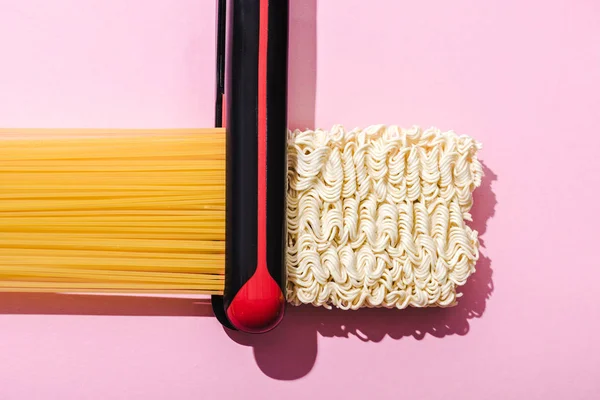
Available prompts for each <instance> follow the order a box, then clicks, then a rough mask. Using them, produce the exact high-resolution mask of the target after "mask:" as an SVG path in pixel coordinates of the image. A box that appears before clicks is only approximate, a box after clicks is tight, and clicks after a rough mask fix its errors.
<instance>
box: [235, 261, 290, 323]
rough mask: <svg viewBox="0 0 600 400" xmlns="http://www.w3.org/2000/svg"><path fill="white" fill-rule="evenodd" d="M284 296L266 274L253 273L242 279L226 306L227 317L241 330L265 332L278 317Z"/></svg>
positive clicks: (279, 319)
mask: <svg viewBox="0 0 600 400" xmlns="http://www.w3.org/2000/svg"><path fill="white" fill-rule="evenodd" d="M284 310H285V298H284V296H283V292H282V291H281V288H280V287H279V286H278V285H277V283H276V282H275V281H274V280H273V278H271V276H270V275H269V274H268V273H265V272H261V269H258V270H257V273H256V274H255V275H254V276H252V278H250V279H249V280H248V282H246V284H245V285H244V286H242V288H241V289H240V291H239V292H238V293H237V294H236V296H235V297H234V298H233V301H232V302H231V304H230V305H229V307H228V308H227V318H228V319H229V321H230V322H231V324H232V325H233V326H234V327H235V328H237V329H238V330H240V331H242V332H247V333H265V332H268V331H270V330H271V329H273V328H275V327H276V326H277V325H278V324H279V323H280V322H281V320H282V318H283V314H284Z"/></svg>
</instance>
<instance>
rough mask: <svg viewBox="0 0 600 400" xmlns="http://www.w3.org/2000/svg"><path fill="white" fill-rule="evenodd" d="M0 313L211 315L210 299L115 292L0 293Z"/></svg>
mask: <svg viewBox="0 0 600 400" xmlns="http://www.w3.org/2000/svg"><path fill="white" fill-rule="evenodd" d="M0 314H21V315H105V316H151V317H152V316H157V317H159V316H160V317H212V316H213V313H212V308H211V305H210V300H207V299H199V298H187V297H186V298H180V297H157V296H141V295H114V294H110V295H108V294H106V295H105V294H60V293H0Z"/></svg>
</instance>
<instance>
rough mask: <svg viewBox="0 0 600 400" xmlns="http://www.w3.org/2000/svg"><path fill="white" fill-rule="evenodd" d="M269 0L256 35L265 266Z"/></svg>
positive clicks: (261, 256) (262, 258) (264, 0)
mask: <svg viewBox="0 0 600 400" xmlns="http://www.w3.org/2000/svg"><path fill="white" fill-rule="evenodd" d="M268 26H269V0H260V17H259V36H258V241H257V247H258V258H257V263H258V265H257V267H258V268H265V269H266V268H267V48H268V44H269V29H268Z"/></svg>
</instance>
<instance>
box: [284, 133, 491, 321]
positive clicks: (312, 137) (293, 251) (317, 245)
mask: <svg viewBox="0 0 600 400" xmlns="http://www.w3.org/2000/svg"><path fill="white" fill-rule="evenodd" d="M289 143H290V146H289V149H288V151H289V166H288V167H289V174H288V182H289V183H288V185H289V187H288V197H287V201H288V214H287V216H288V261H287V262H288V265H287V270H288V287H287V293H288V301H289V302H291V303H292V304H313V305H315V306H324V307H327V308H329V307H331V306H334V307H338V308H342V309H357V308H361V307H387V308H405V307H407V306H414V307H428V306H438V307H446V306H452V305H454V304H455V303H456V300H457V298H458V297H459V296H460V293H458V294H457V291H456V289H457V287H458V286H461V285H464V284H465V283H466V281H467V278H468V277H469V276H470V275H471V274H472V273H473V272H474V271H475V264H476V261H477V259H478V257H479V250H478V249H479V242H478V233H477V232H476V231H474V230H472V229H471V228H470V227H469V226H468V225H466V224H465V221H468V220H471V216H470V214H469V210H470V209H471V206H472V201H473V198H472V193H473V191H474V190H475V188H476V187H478V186H479V185H480V183H481V177H482V175H483V172H482V167H481V164H480V162H479V161H478V159H477V151H478V150H479V149H480V148H481V146H480V144H479V143H477V142H476V141H475V140H473V139H472V138H470V137H468V136H464V135H461V136H459V135H457V134H455V133H454V132H441V131H439V130H438V129H435V128H430V129H428V130H425V131H423V130H421V129H420V128H418V127H413V128H411V129H400V128H398V127H397V126H388V127H386V126H382V125H376V126H371V127H368V128H367V129H364V130H360V129H355V130H352V131H345V130H344V129H343V127H341V126H334V127H333V129H332V130H331V131H323V130H317V131H295V132H291V134H290V140H289Z"/></svg>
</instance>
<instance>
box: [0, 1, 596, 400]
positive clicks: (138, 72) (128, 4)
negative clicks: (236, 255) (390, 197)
mask: <svg viewBox="0 0 600 400" xmlns="http://www.w3.org/2000/svg"><path fill="white" fill-rule="evenodd" d="M291 3H292V6H291V38H290V41H291V43H290V46H291V48H290V53H291V54H290V96H291V97H290V126H291V127H293V128H295V127H300V128H305V127H324V128H328V127H330V126H331V124H333V123H342V124H344V125H345V126H347V127H354V126H365V125H368V124H373V123H394V124H399V125H402V126H410V125H412V124H419V125H421V126H423V127H427V126H429V125H436V126H438V127H439V128H441V129H444V130H446V129H454V130H456V131H457V132H459V133H465V134H469V135H472V136H474V137H476V138H477V139H479V140H480V141H482V142H483V143H484V145H485V149H484V150H483V152H482V153H481V157H482V159H483V161H484V162H485V165H486V173H487V177H486V179H485V182H484V185H483V187H482V188H481V189H479V190H478V191H477V195H476V202H477V205H476V208H475V210H474V215H475V218H476V221H475V223H474V224H473V225H474V226H475V227H476V229H478V230H479V231H480V232H481V233H482V240H483V242H484V245H485V246H484V248H483V250H482V251H483V257H482V260H481V262H480V263H479V265H478V272H477V273H476V274H475V275H474V276H473V277H472V279H471V281H470V282H469V284H468V286H467V287H466V288H465V295H464V298H463V301H462V302H461V303H460V305H459V306H458V307H456V308H454V309H447V310H438V309H431V310H408V311H399V312H393V311H381V310H379V311H378V310H365V311H360V312H357V313H353V312H327V311H325V310H322V309H313V308H310V307H307V308H299V309H292V310H290V311H289V314H288V315H287V317H286V319H285V321H284V322H283V324H282V325H281V327H280V328H279V329H277V330H276V331H274V332H272V333H270V334H267V335H264V336H258V337H246V336H242V335H237V334H228V333H226V332H225V331H224V330H223V329H222V328H221V327H220V326H219V324H218V323H217V321H216V320H215V319H214V318H213V317H212V316H210V310H209V308H207V307H206V306H203V305H200V304H195V302H194V301H193V300H188V299H168V298H157V299H143V298H133V297H104V296H103V297H95V296H81V297H72V296H58V295H0V360H1V361H2V362H1V363H0V399H2V400H8V399H42V398H43V399H171V398H172V399H217V398H220V399H229V398H234V397H240V398H286V399H306V398H311V397H312V398H325V397H329V396H339V398H342V399H362V398H416V399H422V400H429V399H440V398H447V399H458V398H461V399H525V398H527V399H563V398H566V399H591V398H596V397H597V396H598V391H599V389H600V382H599V380H598V370H600V365H599V356H600V341H599V340H598V329H599V328H600V319H599V316H600V313H599V311H598V286H597V285H598V282H599V281H600V261H599V259H600V258H599V257H598V253H597V252H596V250H597V249H598V248H599V244H598V237H599V235H598V226H600V217H599V215H600V214H599V213H598V211H597V206H598V196H599V194H600V192H599V190H598V187H599V184H600V179H599V178H598V174H599V173H600V156H599V150H600V139H599V138H600V134H599V132H598V127H599V124H600V117H599V110H600V23H599V20H600V3H599V2H597V1H593V0H551V1H541V0H530V1H522V0H495V1H481V0H457V1H445V0H436V1H408V0H390V1H384V0H370V1H364V0H318V1H317V0H291ZM214 19H215V17H214V1H213V0H53V1H48V0H0V126H3V127H203V126H210V125H211V124H212V122H213V92H214V90H213V86H214V85H213V83H214V72H213V66H214V51H213V49H214V41H215V39H214ZM0 151H1V149H0ZM0 184H1V181H0ZM594 371H596V372H594ZM240 391H243V392H240ZM240 393H242V394H240ZM309 396H310V397H309ZM332 398H333V397H332Z"/></svg>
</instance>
